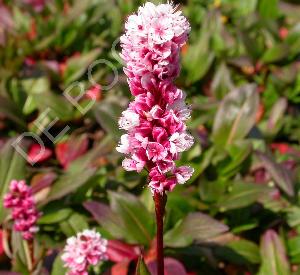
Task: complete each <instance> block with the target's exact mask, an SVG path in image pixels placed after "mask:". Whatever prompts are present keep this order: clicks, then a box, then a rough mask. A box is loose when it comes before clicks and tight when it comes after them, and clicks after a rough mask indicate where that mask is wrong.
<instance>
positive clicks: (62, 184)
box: [47, 168, 96, 201]
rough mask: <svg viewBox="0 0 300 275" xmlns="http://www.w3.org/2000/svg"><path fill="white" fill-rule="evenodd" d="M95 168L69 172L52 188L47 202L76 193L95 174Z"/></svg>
mask: <svg viewBox="0 0 300 275" xmlns="http://www.w3.org/2000/svg"><path fill="white" fill-rule="evenodd" d="M95 171H96V169H95V168H86V169H84V170H78V171H77V172H67V173H65V174H64V175H62V176H61V177H60V178H59V179H58V180H57V181H56V182H55V183H54V184H53V186H52V187H51V191H50V194H49V197H48V198H47V201H51V200H56V199H59V198H62V197H63V196H65V195H67V194H69V193H71V192H73V191H75V190H76V189H77V188H78V187H80V186H82V185H83V184H84V183H86V182H87V181H88V180H89V179H90V178H91V177H92V176H93V175H94V173H95Z"/></svg>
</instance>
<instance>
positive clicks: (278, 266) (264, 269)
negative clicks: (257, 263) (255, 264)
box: [258, 230, 291, 275]
mask: <svg viewBox="0 0 300 275" xmlns="http://www.w3.org/2000/svg"><path fill="white" fill-rule="evenodd" d="M260 253H261V259H262V264H261V267H260V270H259V273H258V275H270V274H272V275H289V274H291V272H290V267H289V263H288V260H287V255H286V251H285V247H284V244H283V241H282V240H281V239H280V237H279V236H278V235H277V233H276V232H275V231H274V230H268V231H267V232H266V233H265V234H264V235H263V236H262V239H261V243H260Z"/></svg>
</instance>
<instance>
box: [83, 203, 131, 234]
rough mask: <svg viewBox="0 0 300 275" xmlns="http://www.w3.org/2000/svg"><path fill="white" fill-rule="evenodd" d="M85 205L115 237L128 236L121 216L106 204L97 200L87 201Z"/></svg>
mask: <svg viewBox="0 0 300 275" xmlns="http://www.w3.org/2000/svg"><path fill="white" fill-rule="evenodd" d="M83 206H84V207H85V208H86V209H87V210H88V211H89V212H90V213H91V214H92V216H93V217H94V219H95V220H96V221H97V222H98V223H99V224H100V225H101V226H103V228H104V229H105V230H107V232H108V233H110V234H111V235H112V236H113V237H114V238H115V239H121V238H125V237H126V228H125V226H124V225H123V224H122V221H121V218H120V217H119V216H117V215H116V214H115V213H113V212H112V210H111V209H110V208H109V207H108V206H107V205H105V204H103V203H100V202H95V201H87V202H85V203H84V204H83Z"/></svg>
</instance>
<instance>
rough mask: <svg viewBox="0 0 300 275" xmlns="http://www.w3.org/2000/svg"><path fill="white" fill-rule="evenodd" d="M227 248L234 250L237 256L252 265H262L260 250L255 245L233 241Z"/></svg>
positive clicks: (246, 241)
mask: <svg viewBox="0 0 300 275" xmlns="http://www.w3.org/2000/svg"><path fill="white" fill-rule="evenodd" d="M226 246H227V247H229V248H231V249H232V250H234V251H235V252H236V253H237V254H239V255H241V256H242V257H244V258H245V259H246V260H247V261H249V262H250V263H253V264H258V263H260V254H259V248H258V246H257V245H256V244H255V243H253V242H250V241H248V240H243V239H241V240H236V241H231V242H229V243H227V244H226Z"/></svg>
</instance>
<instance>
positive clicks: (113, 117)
mask: <svg viewBox="0 0 300 275" xmlns="http://www.w3.org/2000/svg"><path fill="white" fill-rule="evenodd" d="M122 110H123V107H121V106H120V105H119V104H117V103H116V102H104V101H103V102H101V103H100V104H98V105H97V106H96V108H94V115H95V118H96V120H97V121H98V122H99V124H100V125H101V127H102V128H103V129H104V130H105V131H106V132H107V133H108V134H110V135H111V136H112V137H113V138H114V139H116V140H119V138H120V136H121V131H120V130H119V125H118V119H119V117H120V116H121V113H122Z"/></svg>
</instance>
